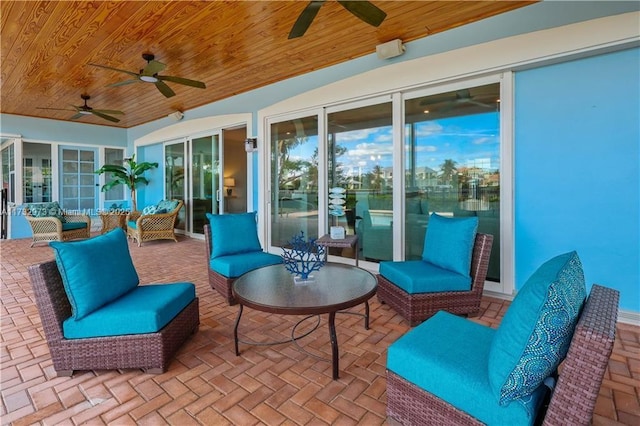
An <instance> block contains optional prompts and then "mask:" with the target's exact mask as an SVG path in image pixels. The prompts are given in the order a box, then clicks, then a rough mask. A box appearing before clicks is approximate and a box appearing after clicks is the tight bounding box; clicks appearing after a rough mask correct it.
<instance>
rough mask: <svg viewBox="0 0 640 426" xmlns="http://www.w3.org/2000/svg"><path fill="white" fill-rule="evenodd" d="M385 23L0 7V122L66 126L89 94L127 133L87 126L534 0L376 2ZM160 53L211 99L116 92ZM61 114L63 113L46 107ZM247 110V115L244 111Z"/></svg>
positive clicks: (230, 11) (208, 9) (119, 8)
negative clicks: (10, 117)
mask: <svg viewBox="0 0 640 426" xmlns="http://www.w3.org/2000/svg"><path fill="white" fill-rule="evenodd" d="M373 3H374V4H375V5H376V6H378V7H379V8H381V9H382V10H384V11H385V12H386V13H387V18H386V19H385V21H384V22H383V23H382V25H380V26H379V27H378V28H375V27H372V26H369V25H368V24H366V23H364V22H362V21H360V20H359V19H358V18H356V17H355V16H353V15H351V13H349V12H348V11H347V10H345V9H344V8H343V7H341V6H340V4H338V3H337V2H335V1H327V2H326V3H325V4H324V5H323V6H322V8H321V9H320V11H319V13H318V15H317V16H316V18H315V20H314V22H313V23H312V25H311V26H310V28H309V30H308V31H307V33H306V34H305V35H304V36H303V37H301V38H297V39H292V40H288V39H287V35H288V33H289V30H290V29H291V27H292V26H293V23H294V22H295V20H296V18H297V17H298V15H299V14H300V13H301V12H302V10H303V9H304V7H305V6H306V5H307V2H306V1H208V2H207V1H205V2H202V1H173V2H162V1H144V2H140V1H93V2H92V1H77V2H68V1H10V0H9V1H7V0H3V1H2V2H0V8H1V9H0V12H1V13H0V14H1V27H0V28H1V34H0V43H1V44H0V54H1V56H0V59H1V62H2V65H1V78H2V85H1V87H0V95H1V98H0V112H2V113H6V114H18V115H23V116H30V117H43V118H52V119H58V120H66V121H69V120H70V117H71V116H73V115H74V114H75V111H74V110H73V108H72V107H71V106H70V105H82V103H83V101H82V99H81V98H80V95H81V94H88V95H90V96H91V99H90V100H89V105H90V106H92V107H93V108H95V109H109V110H120V111H123V112H124V115H122V116H117V117H119V118H120V119H121V121H120V122H119V123H111V122H109V121H106V120H104V119H102V118H100V117H97V116H94V115H84V116H82V117H81V118H79V119H77V121H79V122H84V123H93V124H101V125H109V126H116V127H122V128H129V127H132V126H137V125H140V124H143V123H146V122H149V121H152V120H156V119H159V118H163V117H166V116H167V115H168V114H169V113H172V112H174V111H176V110H180V111H186V110H189V109H192V108H195V107H198V106H201V105H205V104H208V103H211V102H214V101H217V100H220V99H224V98H227V97H230V96H233V95H236V94H239V93H243V92H247V91H249V90H252V89H255V88H258V87H261V86H265V85H268V84H271V83H274V82H277V81H280V80H284V79H287V78H290V77H294V76H297V75H301V74H304V73H308V72H310V71H313V70H317V69H320V68H324V67H328V66H330V65H334V64H337V63H340V62H344V61H348V60H350V59H353V58H357V57H360V56H363V55H367V54H370V53H373V52H375V46H376V45H378V44H380V43H384V42H387V41H389V40H393V39H396V38H400V39H401V40H403V41H404V42H408V41H411V40H415V39H418V38H421V37H425V36H429V35H432V34H435V33H439V32H442V31H445V30H448V29H451V28H454V27H457V26H460V25H464V24H468V23H471V22H473V21H477V20H480V19H483V18H487V17H489V16H493V15H497V14H500V13H503V12H506V11H509V10H513V9H516V8H519V7H523V6H526V5H528V4H531V3H534V2H533V1H374V2H373ZM144 52H148V53H153V54H154V55H155V57H156V60H158V61H160V62H162V63H164V64H166V65H167V66H166V69H165V70H163V71H162V72H161V73H160V74H161V75H171V76H179V77H184V78H189V79H192V80H198V81H202V82H204V83H205V84H206V86H207V87H206V89H198V88H192V87H188V86H184V85H179V84H175V83H171V82H169V83H168V84H169V86H170V87H171V88H172V89H173V90H174V91H175V92H176V96H174V97H171V98H165V97H164V96H163V95H162V94H161V93H160V92H159V91H158V90H157V89H156V88H155V87H154V86H153V85H152V84H148V83H136V84H129V85H125V86H119V87H105V86H107V85H108V84H112V83H116V82H120V81H123V80H127V79H129V78H130V76H128V75H127V74H124V73H120V72H116V71H110V70H106V69H103V68H98V67H94V66H90V65H88V64H89V63H97V64H102V65H106V66H110V67H114V68H119V69H124V70H129V71H131V72H136V73H137V72H139V70H141V69H142V68H144V66H145V65H146V62H145V60H144V59H142V53H144ZM39 107H44V108H62V109H66V110H62V111H58V110H50V109H39ZM248 109H249V108H248Z"/></svg>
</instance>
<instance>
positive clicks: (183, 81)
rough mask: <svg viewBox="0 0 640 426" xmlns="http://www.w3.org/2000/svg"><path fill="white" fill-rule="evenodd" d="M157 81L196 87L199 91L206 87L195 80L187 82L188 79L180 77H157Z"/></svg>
mask: <svg viewBox="0 0 640 426" xmlns="http://www.w3.org/2000/svg"><path fill="white" fill-rule="evenodd" d="M157 78H158V79H159V80H164V81H171V82H173V83H178V84H184V85H185V86H191V87H197V88H199V89H206V88H207V86H206V85H205V84H204V83H203V82H201V81H196V80H189V79H188V78H182V77H173V76H171V75H159V76H157Z"/></svg>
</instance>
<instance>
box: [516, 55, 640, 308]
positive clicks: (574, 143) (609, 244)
mask: <svg viewBox="0 0 640 426" xmlns="http://www.w3.org/2000/svg"><path fill="white" fill-rule="evenodd" d="M639 76H640V49H631V50H626V51H622V52H617V53H611V54H607V55H602V56H598V57H593V58H588V59H582V60H576V61H572V62H567V63H563V64H558V65H553V66H548V67H544V68H540V69H534V70H529V71H524V72H519V73H517V74H516V79H515V93H516V103H515V117H516V119H515V151H514V152H515V267H516V288H521V287H522V285H523V284H524V282H525V281H526V279H527V278H528V277H529V276H530V275H531V273H532V272H533V271H534V270H535V269H536V268H537V267H538V266H539V265H540V264H541V263H542V262H544V261H545V260H547V259H549V258H550V257H552V256H555V255H557V254H560V253H563V252H566V251H569V250H577V252H578V255H579V256H580V258H581V259H582V262H583V264H584V271H585V279H586V280H587V284H588V286H590V285H591V283H599V284H602V285H605V286H610V287H614V288H616V289H618V290H620V292H621V304H620V307H621V308H622V309H627V310H631V311H636V312H638V311H640V83H639V81H640V80H639Z"/></svg>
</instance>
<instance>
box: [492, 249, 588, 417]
mask: <svg viewBox="0 0 640 426" xmlns="http://www.w3.org/2000/svg"><path fill="white" fill-rule="evenodd" d="M585 298H586V288H585V283H584V275H583V272H582V263H581V262H580V259H579V258H578V255H577V253H576V252H570V253H565V254H562V255H560V256H556V257H554V258H553V259H551V260H549V261H547V262H545V263H544V264H543V265H542V266H540V268H538V270H537V271H536V272H534V274H533V275H532V276H531V277H530V278H529V279H528V280H527V282H526V283H525V285H524V286H523V287H522V289H521V290H520V291H519V292H518V294H517V295H516V297H515V298H514V300H513V302H512V303H511V306H510V307H509V309H508V310H507V312H506V313H505V315H504V318H503V319H502V322H501V323H500V327H499V328H498V330H497V331H496V334H495V336H494V338H493V342H492V344H491V351H490V353H489V363H488V367H489V381H490V383H491V388H492V389H493V393H494V396H495V397H496V399H497V400H498V401H499V402H500V404H502V405H506V404H508V403H509V402H511V401H513V400H519V399H520V400H521V399H523V398H525V397H527V396H528V395H529V394H531V392H533V391H534V390H535V389H536V388H537V387H538V386H539V385H540V384H541V383H542V382H543V380H544V379H545V378H546V377H548V376H549V375H551V374H552V373H553V372H555V370H556V368H557V367H558V365H559V364H560V362H561V361H562V360H563V359H564V357H565V356H566V354H567V350H568V348H569V344H570V343H571V338H572V336H573V331H574V329H575V325H576V323H577V322H578V316H579V314H580V310H581V309H582V305H583V303H584V300H585Z"/></svg>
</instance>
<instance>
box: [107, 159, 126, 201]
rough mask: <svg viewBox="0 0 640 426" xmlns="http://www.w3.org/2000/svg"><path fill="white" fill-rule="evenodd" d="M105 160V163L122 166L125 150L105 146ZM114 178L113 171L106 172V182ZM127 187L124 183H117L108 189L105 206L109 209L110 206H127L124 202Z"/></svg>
mask: <svg viewBox="0 0 640 426" xmlns="http://www.w3.org/2000/svg"><path fill="white" fill-rule="evenodd" d="M104 160H105V164H114V165H118V166H121V165H122V164H123V162H124V150H123V149H114V148H105V150H104ZM113 178H114V174H113V173H106V174H105V178H104V179H105V182H110V181H111V180H113ZM125 188H126V187H125V186H124V185H117V186H114V187H113V188H111V189H110V190H108V191H107V192H105V194H104V199H105V201H106V202H105V207H106V208H107V209H109V208H114V209H118V208H119V209H122V208H124V207H125V204H124V203H125V200H124V197H125V193H124V190H125Z"/></svg>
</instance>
